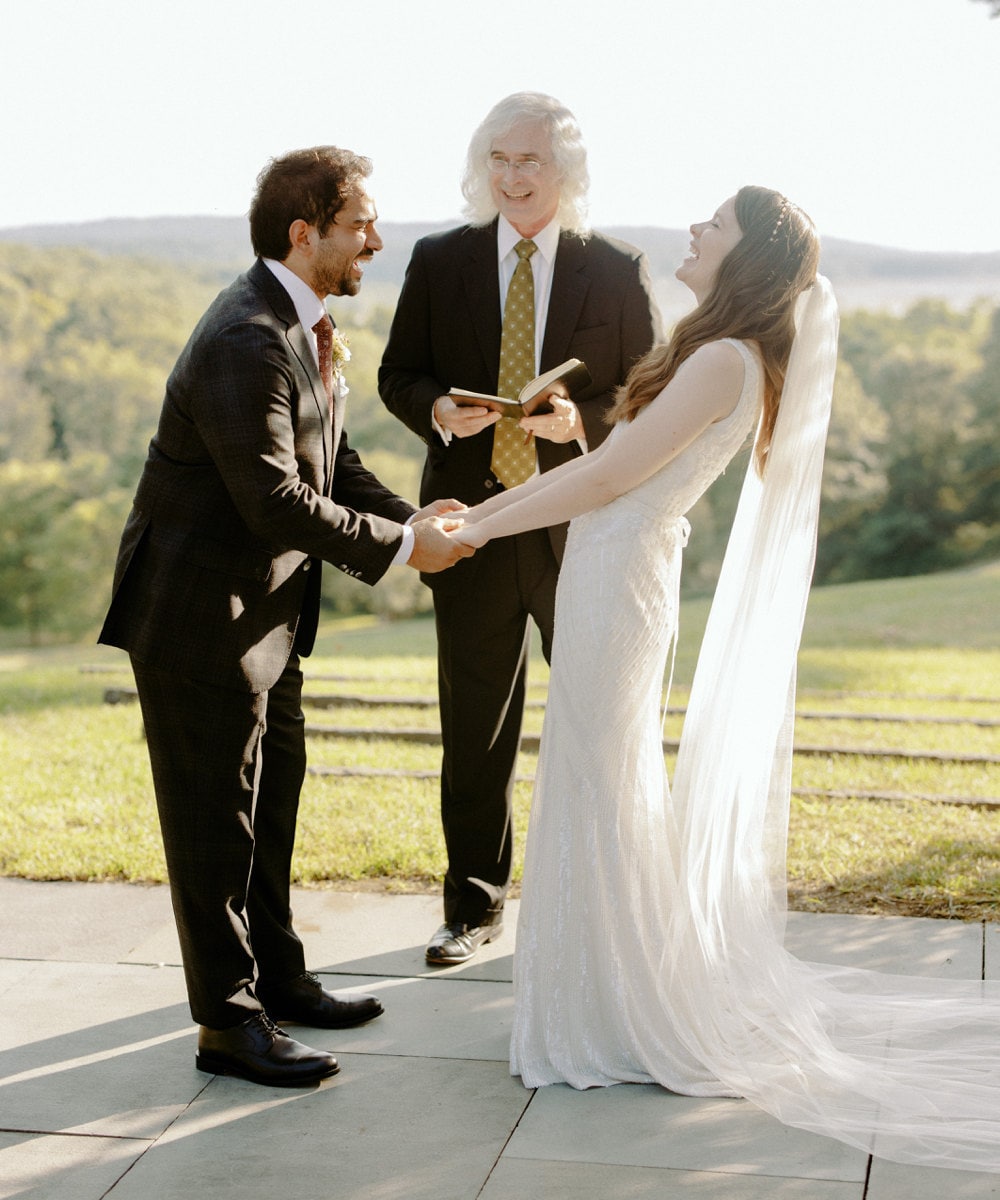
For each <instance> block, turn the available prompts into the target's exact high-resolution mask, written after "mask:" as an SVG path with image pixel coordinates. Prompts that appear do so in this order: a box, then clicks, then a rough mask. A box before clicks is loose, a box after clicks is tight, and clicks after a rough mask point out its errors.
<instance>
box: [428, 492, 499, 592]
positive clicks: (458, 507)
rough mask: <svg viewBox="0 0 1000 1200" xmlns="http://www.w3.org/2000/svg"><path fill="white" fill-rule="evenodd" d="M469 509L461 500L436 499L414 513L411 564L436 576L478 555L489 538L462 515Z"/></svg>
mask: <svg viewBox="0 0 1000 1200" xmlns="http://www.w3.org/2000/svg"><path fill="white" fill-rule="evenodd" d="M469 511H470V510H469V508H468V506H467V505H465V504H463V503H462V502H461V501H460V500H433V501H431V503H430V504H427V505H425V506H424V507H423V508H421V509H420V510H419V511H418V512H416V513H414V516H413V521H412V522H411V524H410V528H411V529H412V530H413V550H412V551H411V552H410V557H409V560H408V563H409V565H410V566H411V567H415V568H416V569H417V570H418V571H422V572H423V573H424V574H428V575H433V574H434V573H435V572H437V571H443V570H445V568H447V567H450V566H452V565H453V564H454V563H456V562H458V560H459V559H460V558H468V557H469V556H470V555H472V554H475V552H476V550H477V549H478V548H479V547H480V546H483V545H485V544H486V542H487V541H489V538H488V537H487V536H486V534H485V533H483V532H481V531H480V530H478V529H477V528H476V526H475V525H474V524H469V523H467V522H466V520H465V518H464V516H462V515H460V514H463V513H467V512H469Z"/></svg>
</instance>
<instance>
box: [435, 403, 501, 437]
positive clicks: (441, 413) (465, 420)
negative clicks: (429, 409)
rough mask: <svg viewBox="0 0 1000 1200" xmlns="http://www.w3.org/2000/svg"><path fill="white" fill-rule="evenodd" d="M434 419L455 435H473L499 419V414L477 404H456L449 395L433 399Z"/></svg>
mask: <svg viewBox="0 0 1000 1200" xmlns="http://www.w3.org/2000/svg"><path fill="white" fill-rule="evenodd" d="M434 420H435V421H437V423H438V424H439V425H440V426H441V428H442V429H447V430H448V432H449V433H450V434H453V435H454V436H455V437H460V438H466V437H474V436H475V434H477V433H482V431H483V430H484V429H488V428H489V427H490V426H491V425H495V424H496V423H497V421H499V420H500V414H499V413H498V412H494V411H493V410H492V409H491V408H483V407H482V406H481V405H478V404H456V403H455V401H454V400H452V398H451V397H450V396H438V398H437V399H436V400H435V401H434Z"/></svg>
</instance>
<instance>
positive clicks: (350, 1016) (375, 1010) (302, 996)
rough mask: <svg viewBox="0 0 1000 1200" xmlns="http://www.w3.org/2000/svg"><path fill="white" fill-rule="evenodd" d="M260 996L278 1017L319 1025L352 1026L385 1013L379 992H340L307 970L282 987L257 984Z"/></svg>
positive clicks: (320, 1026)
mask: <svg viewBox="0 0 1000 1200" xmlns="http://www.w3.org/2000/svg"><path fill="white" fill-rule="evenodd" d="M256 991H257V999H258V1000H259V1001H260V1002H261V1004H263V1005H264V1008H265V1009H266V1010H267V1014H268V1016H269V1017H270V1018H271V1019H272V1020H274V1021H288V1022H290V1023H291V1024H294V1025H314V1026H316V1028H318V1029H349V1028H350V1027H351V1026H352V1025H364V1023H365V1022H366V1021H372V1020H374V1019H375V1017H378V1016H381V1015H382V1012H383V1009H382V1005H381V1004H380V1002H379V1001H378V999H377V998H376V997H375V996H338V995H335V994H334V993H333V992H328V991H326V990H324V988H323V985H322V984H321V983H320V981H319V980H318V979H317V978H316V976H315V975H313V974H312V972H311V971H305V972H303V973H302V974H301V975H298V976H296V977H295V979H290V980H289V981H288V982H287V983H283V984H281V985H280V986H279V987H268V986H267V985H266V984H265V985H258V986H257V989H256Z"/></svg>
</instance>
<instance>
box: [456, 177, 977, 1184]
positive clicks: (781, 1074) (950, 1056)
mask: <svg viewBox="0 0 1000 1200" xmlns="http://www.w3.org/2000/svg"><path fill="white" fill-rule="evenodd" d="M691 234H692V241H691V252H690V254H689V256H688V257H687V258H686V259H685V260H684V262H683V263H682V264H681V266H680V267H679V268H678V270H677V277H678V278H679V279H681V280H683V281H684V282H685V283H686V284H687V285H688V286H689V287H690V288H691V290H692V292H693V293H694V296H695V298H696V300H697V302H698V303H697V307H696V308H695V310H694V311H693V312H692V313H691V314H690V315H689V316H687V317H686V318H684V319H683V320H682V321H681V322H680V323H679V324H678V325H677V328H676V330H675V332H674V334H673V337H672V338H671V340H670V342H669V343H668V344H667V345H665V346H660V347H657V348H656V349H654V350H652V351H651V352H650V353H649V354H648V355H647V356H646V357H645V358H644V359H642V360H641V361H640V362H639V363H638V364H637V365H636V366H635V367H634V368H633V370H632V373H631V374H630V376H629V379H628V381H627V383H626V386H625V388H624V389H623V391H622V393H621V395H620V396H619V398H618V401H617V403H616V406H615V408H614V410H613V411H612V413H611V420H612V421H613V422H614V429H613V430H612V433H611V435H610V436H609V437H608V439H607V440H606V441H605V442H604V443H603V444H602V445H601V446H600V447H599V448H598V449H596V450H594V451H593V452H592V453H590V454H587V455H585V456H584V457H582V458H578V459H576V460H574V461H573V462H570V463H567V464H565V465H564V466H561V467H559V468H557V469H555V470H553V471H549V472H547V473H546V474H544V475H539V476H536V477H534V478H533V479H531V480H529V481H528V482H527V483H525V484H522V485H521V486H520V487H518V488H515V489H513V490H511V491H507V492H504V493H501V494H500V495H497V496H494V497H493V498H491V499H490V500H488V501H486V502H485V503H483V504H480V505H478V506H476V507H475V508H472V509H470V510H468V511H467V512H466V513H464V514H463V516H464V520H465V524H464V526H463V528H462V529H460V530H459V531H457V532H456V533H455V534H453V536H455V537H457V538H459V539H460V540H462V541H464V542H465V543H466V544H469V545H472V546H476V547H478V546H481V545H483V544H485V543H486V542H487V541H489V540H490V539H491V538H494V537H504V536H508V535H510V534H514V533H519V532H522V531H524V530H526V529H532V528H536V527H539V526H546V525H551V524H555V523H557V522H561V521H566V520H569V519H572V524H571V526H570V533H569V540H568V543H567V547H566V554H565V558H564V561H563V565H562V569H561V573H560V579H559V588H558V593H557V602H556V626H555V641H554V645H553V654H552V666H551V677H550V685H549V698H548V704H547V711H546V718H545V727H544V732H543V736H542V744H541V751H540V755H539V764H538V772H537V778H536V785H535V796H534V801H533V806H532V812H531V820H530V825H529V830H528V842H527V850H526V854H525V866H524V882H523V892H522V895H523V899H522V902H521V912H520V920H519V924H518V933H517V950H516V954H515V968H514V996H515V1014H514V1029H513V1036H512V1045H511V1070H512V1072H513V1073H514V1074H515V1075H519V1076H520V1077H521V1079H522V1081H523V1082H524V1084H525V1086H527V1087H539V1086H542V1085H545V1084H550V1083H556V1082H565V1083H569V1084H571V1085H572V1086H574V1087H577V1088H587V1087H594V1086H606V1085H609V1084H614V1083H620V1082H639V1083H649V1082H655V1083H659V1084H661V1085H663V1086H664V1087H666V1088H669V1089H670V1090H672V1091H675V1092H679V1093H683V1094H687V1095H697V1096H743V1097H746V1098H747V1099H749V1100H751V1101H753V1102H754V1103H756V1104H758V1105H759V1106H760V1107H761V1108H763V1109H765V1110H767V1111H768V1112H770V1113H772V1114H774V1115H775V1116H777V1117H778V1118H779V1119H781V1120H782V1121H784V1122H786V1123H787V1124H790V1125H795V1126H798V1127H801V1128H804V1129H808V1130H811V1131H813V1132H817V1133H824V1134H828V1135H831V1136H833V1137H837V1138H840V1139H842V1140H843V1141H845V1142H848V1143H849V1144H851V1145H854V1146H857V1147H859V1148H861V1149H863V1150H865V1151H867V1152H869V1153H873V1154H876V1155H881V1156H882V1157H885V1158H892V1159H896V1160H898V1161H902V1162H912V1163H923V1164H933V1165H936V1166H945V1167H952V1168H964V1169H978V1170H991V1171H1000V995H998V994H997V992H995V991H991V990H989V985H984V984H981V983H972V982H971V981H970V982H969V983H967V984H958V985H956V984H951V985H948V984H944V983H941V982H938V981H921V980H909V979H907V980H903V979H899V978H890V977H887V976H881V975H878V974H876V973H873V972H865V971H854V970H847V969H844V968H835V967H831V966H824V965H820V964H813V963H804V962H801V961H799V960H798V959H796V958H794V957H792V956H791V955H790V954H788V953H787V952H786V951H785V950H784V948H783V944H782V943H783V932H784V917H785V869H784V868H785V864H784V849H785V837H786V830H787V823H788V803H789V794H790V770H791V748H792V716H793V707H794V692H795V659H796V654H797V651H798V644H799V639H800V636H801V631H802V623H803V619H804V613H805V604H806V598H807V595H808V590H809V583H810V578H811V575H812V567H813V560H814V555H815V543H816V525H817V517H818V509H819V490H820V477H821V473H822V462H823V448H824V443H825V440H826V430H827V425H828V421H829V411H830V399H831V393H832V389H833V375H834V369H835V365H836V343H837V308H836V303H835V301H834V298H833V295H832V292H831V290H830V287H829V284H828V282H827V281H826V280H825V279H824V278H823V277H822V276H819V275H817V265H818V261H819V242H818V239H817V237H816V233H815V230H814V228H813V226H812V223H811V221H810V220H809V218H808V217H807V216H806V215H805V214H804V213H803V212H802V211H801V210H800V209H798V208H797V207H796V206H795V205H793V204H791V203H790V202H789V201H788V200H786V199H785V198H784V197H783V196H781V195H779V194H778V193H776V192H773V191H770V190H767V189H764V188H758V187H744V188H742V189H741V190H740V191H739V192H738V193H737V194H736V195H735V196H734V197H732V198H731V199H729V200H727V201H726V202H725V203H724V204H723V205H721V206H720V208H719V209H718V211H717V212H716V213H715V215H714V216H713V217H712V219H711V220H709V221H705V222H702V223H700V224H697V225H692V226H691ZM751 435H753V436H754V450H753V456H752V461H751V465H750V468H749V469H748V472H747V477H746V481H745V483H744V487H743V492H742V495H741V499H740V504H739V509H738V511H737V515H736V518H735V521H734V525H733V531H732V534H731V536H730V543H729V547H728V549H727V552H726V558H725V562H724V564H723V568H722V573H721V576H720V579H719V584H718V587H717V590H716V596H715V599H714V601H713V606H712V613H711V616H710V618H709V623H708V627H707V629H706V633H705V638H704V641H703V644H702V647H701V653H700V656H699V660H698V668H697V672H696V675H695V679H694V683H693V686H692V691H691V698H690V702H689V705H688V712H687V716H686V719H685V723H684V730H683V734H682V738H681V745H680V750H679V753H678V760H677V766H676V770H675V773H674V780H673V788H672V791H671V788H670V787H669V786H668V782H667V778H666V771H665V767H664V761H663V752H662V732H661V718H660V698H661V688H662V681H663V677H664V673H665V669H666V665H667V660H668V658H669V657H670V650H671V646H672V644H673V642H674V639H675V636H676V633H677V616H678V587H679V579H680V566H681V551H682V547H683V545H684V544H685V541H686V538H687V532H688V524H687V521H686V520H685V518H684V513H685V512H686V511H687V510H688V509H689V508H690V507H691V506H692V505H693V504H694V502H695V501H696V500H697V499H698V498H699V496H701V495H702V493H703V492H704V491H705V489H706V488H707V487H708V486H709V485H710V484H711V483H712V482H713V481H714V480H715V479H716V478H717V477H718V475H719V474H720V473H721V472H722V471H724V470H725V468H726V466H727V464H728V463H729V461H730V460H731V459H732V457H733V455H734V454H735V453H736V452H737V451H738V450H739V448H740V447H741V445H743V444H744V443H745V442H746V440H747V439H748V438H749V437H750V436H751Z"/></svg>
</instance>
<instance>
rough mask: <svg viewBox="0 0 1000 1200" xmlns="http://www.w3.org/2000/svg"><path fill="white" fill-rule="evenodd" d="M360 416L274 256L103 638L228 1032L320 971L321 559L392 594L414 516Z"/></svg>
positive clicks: (170, 467) (233, 317)
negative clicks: (311, 776) (310, 795)
mask: <svg viewBox="0 0 1000 1200" xmlns="http://www.w3.org/2000/svg"><path fill="white" fill-rule="evenodd" d="M343 421H344V404H343V399H342V397H340V396H339V395H337V396H335V402H334V406H333V413H332V418H331V413H330V410H329V402H328V399H327V395H326V392H325V390H324V387H323V384H322V381H321V379H320V375H319V371H318V369H317V367H316V363H315V359H314V357H313V354H312V350H311V347H310V343H309V341H308V337H307V334H306V331H305V330H304V329H303V328H302V326H301V324H300V322H299V319H298V316H297V315H296V311H295V307H294V305H293V303H292V301H291V298H290V297H289V295H288V293H287V292H286V291H285V289H284V288H283V287H282V286H281V284H280V283H279V282H278V280H277V279H276V278H275V277H274V275H273V274H272V272H271V271H270V270H269V269H268V267H267V266H266V265H265V264H264V263H262V262H260V261H258V262H257V263H256V264H255V265H254V266H253V267H252V268H251V269H250V270H249V271H248V272H247V273H246V274H244V275H242V276H240V277H239V278H238V279H237V280H236V281H235V282H234V283H233V284H232V285H230V287H228V288H227V289H226V290H225V291H223V292H222V293H221V295H220V296H219V297H218V298H217V299H216V300H215V302H214V303H213V304H212V305H211V307H210V308H209V309H208V311H207V313H206V314H205V316H204V317H203V318H202V320H201V322H200V323H199V324H198V326H197V328H196V329H195V331H194V333H193V334H192V336H191V339H190V341H189V342H188V344H187V346H186V347H185V349H184V351H183V352H182V354H181V356H180V358H179V359H178V362H177V365H176V366H175V368H174V370H173V372H172V373H171V375H170V378H169V380H168V382H167V390H166V397H165V399H164V403H163V408H162V412H161V415H160V422H159V427H158V429H157V431H156V434H155V436H154V437H153V440H152V442H151V444H150V447H149V454H148V458H147V460H146V464H145V467H144V469H143V472H142V477H141V479H140V481H139V486H138V490H137V492H136V495H135V500H134V503H133V507H132V511H131V514H130V516H129V518H128V521H127V524H126V526H125V531H124V534H123V536H122V541H121V547H120V552H119V555H118V562H117V567H116V570H115V577H114V587H113V598H112V601H111V607H110V609H109V612H108V614H107V618H106V620H105V623H104V628H103V630H102V631H101V634H100V640H101V641H102V642H106V643H109V644H111V645H113V646H120V647H122V648H124V649H125V650H127V651H129V654H130V656H131V659H132V665H133V670H134V673H135V678H136V683H137V686H138V689H139V698H140V701H141V704H142V717H143V723H144V727H145V732H146V740H147V744H148V749H149V756H150V763H151V766H152V772H153V782H154V785H155V790H156V799H157V807H158V809H159V815H160V824H161V829H162V832H163V842H164V849H165V852H166V858H167V868H168V872H169V876H170V886H171V899H172V902H173V907H174V913H175V917H176V920H177V928H178V934H179V937H180V943H181V949H182V953H183V958H184V969H185V977H186V981H187V986H188V996H189V999H190V1002H191V1013H192V1016H193V1018H194V1020H195V1021H196V1022H198V1023H199V1024H201V1025H206V1026H209V1027H211V1028H215V1029H224V1028H228V1027H229V1026H232V1025H236V1024H239V1023H240V1022H241V1021H242V1020H245V1019H246V1018H247V1017H248V1016H250V1015H251V1013H253V1012H254V1011H256V1010H258V1009H259V1007H260V1005H259V1003H258V1001H257V999H256V996H255V991H254V988H255V979H257V978H258V977H259V980H260V982H261V983H265V982H269V983H270V984H272V985H280V984H282V983H284V982H285V981H287V980H289V979H291V978H293V977H295V976H296V975H298V974H300V973H301V972H302V971H303V970H304V969H305V960H304V954H303V950H302V944H301V942H300V941H299V939H298V937H297V935H296V934H295V932H294V930H293V928H292V918H291V910H290V908H289V901H288V896H289V871H290V863H291V856H292V850H293V845H294V840H295V827H296V814H297V810H298V802H299V792H300V788H301V785H302V780H303V778H304V774H305V765H306V753H305V738H304V720H303V716H302V709H301V692H302V674H301V671H300V669H299V656H300V655H302V654H307V653H308V652H309V651H310V650H311V648H312V643H313V639H314V636H315V630H316V622H317V614H318V608H319V576H320V561H321V560H325V561H327V562H329V563H332V564H333V565H335V566H336V567H338V568H339V569H340V570H342V571H344V572H346V573H347V574H349V575H352V576H354V577H356V578H358V579H362V580H364V581H365V582H367V583H374V582H375V581H376V580H377V579H379V578H380V577H381V576H382V574H383V573H384V572H385V571H386V570H387V568H388V567H389V565H390V564H391V561H392V559H393V556H394V555H395V553H396V550H397V548H398V547H399V545H400V543H401V540H402V536H403V534H402V528H401V524H400V523H401V522H403V521H405V520H406V518H407V517H408V516H409V515H410V514H411V513H412V512H414V507H413V505H411V504H410V503H408V502H407V501H406V500H403V499H402V498H400V497H399V496H396V495H395V494H394V493H393V492H391V491H390V490H389V489H388V488H386V487H384V486H383V485H382V484H381V483H380V482H379V481H378V480H377V479H376V478H375V476H374V475H372V474H371V472H369V471H368V470H367V469H366V468H365V467H364V465H363V464H362V462H361V460H360V459H359V458H358V455H357V454H356V453H355V452H354V451H353V450H352V449H351V447H350V446H349V444H348V442H347V438H346V435H345V433H344V429H343Z"/></svg>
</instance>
